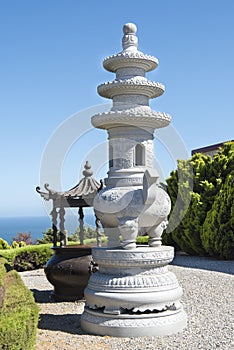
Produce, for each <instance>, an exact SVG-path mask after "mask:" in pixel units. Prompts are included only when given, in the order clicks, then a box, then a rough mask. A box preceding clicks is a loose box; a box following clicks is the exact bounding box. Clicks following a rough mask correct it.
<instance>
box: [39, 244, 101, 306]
mask: <svg viewBox="0 0 234 350" xmlns="http://www.w3.org/2000/svg"><path fill="white" fill-rule="evenodd" d="M52 250H53V251H54V255H53V256H52V257H51V258H50V260H49V261H48V262H47V264H46V266H45V269H44V270H45V274H46V277H47V279H48V281H49V282H50V283H51V284H52V285H53V286H54V292H53V294H52V297H53V299H54V300H56V301H75V300H84V289H85V288H86V286H87V284H88V280H89V277H90V274H91V273H92V272H95V270H96V268H95V267H94V266H95V264H94V263H93V261H92V255H91V252H92V248H91V247H90V246H82V245H77V246H65V247H53V248H52Z"/></svg>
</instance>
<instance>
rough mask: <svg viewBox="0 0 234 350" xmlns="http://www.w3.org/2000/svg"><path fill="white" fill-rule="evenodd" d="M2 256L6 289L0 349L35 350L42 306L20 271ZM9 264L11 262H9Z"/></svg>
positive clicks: (0, 311) (0, 264) (0, 312)
mask: <svg viewBox="0 0 234 350" xmlns="http://www.w3.org/2000/svg"><path fill="white" fill-rule="evenodd" d="M6 266H7V263H6V261H5V260H4V259H0V281H1V283H2V286H3V287H4V289H5V296H4V301H3V306H2V307H1V308H0V349H2V350H22V349H24V350H33V349H34V345H35V341H36V331H37V324H38V318H39V308H38V306H37V304H36V303H35V301H34V298H33V295H32V293H31V292H30V290H28V288H27V287H26V286H25V285H24V283H23V281H22V280H21V278H20V276H19V274H18V273H17V272H16V271H14V270H10V271H8V272H7V268H6ZM8 266H9V265H8Z"/></svg>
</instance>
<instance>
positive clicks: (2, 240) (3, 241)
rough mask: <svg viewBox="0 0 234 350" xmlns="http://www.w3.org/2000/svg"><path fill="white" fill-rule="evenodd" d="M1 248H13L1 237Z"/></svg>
mask: <svg viewBox="0 0 234 350" xmlns="http://www.w3.org/2000/svg"><path fill="white" fill-rule="evenodd" d="M0 249H11V247H10V245H9V244H8V243H7V241H5V240H4V239H2V238H0Z"/></svg>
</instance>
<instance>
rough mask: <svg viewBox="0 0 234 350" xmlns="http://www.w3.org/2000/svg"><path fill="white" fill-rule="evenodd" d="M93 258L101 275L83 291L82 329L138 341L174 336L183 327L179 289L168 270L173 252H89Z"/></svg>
mask: <svg viewBox="0 0 234 350" xmlns="http://www.w3.org/2000/svg"><path fill="white" fill-rule="evenodd" d="M92 255H93V258H94V260H95V262H96V263H97V264H98V265H99V271H98V272H96V273H95V274H93V275H92V276H91V277H90V280H89V283H88V286H87V288H86V289H85V299H86V308H85V311H84V314H83V315H82V319H81V325H82V328H83V329H84V330H88V332H91V333H94V334H103V335H104V334H105V335H114V336H122V337H124V336H128V337H137V336H141V335H144V336H145V335H149V336H153V335H163V334H172V333H174V332H178V331H179V330H181V329H182V328H184V327H185V325H186V315H185V313H184V311H183V308H182V306H181V303H180V298H181V296H182V289H181V287H180V286H179V284H178V281H177V278H176V276H175V275H174V274H173V273H172V272H170V271H168V268H167V264H168V263H169V262H171V261H172V259H173V256H174V250H173V248H172V247H167V246H161V247H157V248H150V247H148V246H138V247H137V248H136V249H135V250H131V251H126V250H123V249H110V248H93V250H92ZM173 324H174V327H173ZM116 327H117V328H118V332H117V333H116Z"/></svg>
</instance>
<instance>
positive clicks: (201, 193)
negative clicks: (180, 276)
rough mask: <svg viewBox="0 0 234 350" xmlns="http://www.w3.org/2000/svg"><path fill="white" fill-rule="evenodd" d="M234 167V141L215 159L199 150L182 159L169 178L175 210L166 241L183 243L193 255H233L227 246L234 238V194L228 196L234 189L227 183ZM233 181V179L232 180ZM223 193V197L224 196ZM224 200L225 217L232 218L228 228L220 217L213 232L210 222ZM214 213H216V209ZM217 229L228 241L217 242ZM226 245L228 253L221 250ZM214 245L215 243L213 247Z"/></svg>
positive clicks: (215, 156)
mask: <svg viewBox="0 0 234 350" xmlns="http://www.w3.org/2000/svg"><path fill="white" fill-rule="evenodd" d="M233 171H234V143H233V142H227V143H225V144H224V146H223V147H222V148H220V150H219V152H218V153H217V154H215V155H214V158H213V159H212V158H211V157H210V156H207V155H204V154H201V153H197V154H195V155H193V156H192V157H191V159H189V160H185V161H184V160H183V161H181V160H179V161H178V166H177V170H175V171H173V172H171V174H170V177H169V179H167V184H168V193H169V195H170V198H171V201H172V212H171V215H170V219H169V226H168V229H167V232H168V233H166V234H164V236H163V242H164V243H166V244H168V243H169V244H172V245H174V246H176V247H179V248H180V249H182V250H184V251H185V252H187V253H189V254H191V255H208V254H209V255H211V256H216V257H217V256H220V257H221V256H223V257H225V258H230V253H228V251H229V248H228V247H227V246H228V245H230V246H231V243H230V240H233V236H231V235H230V232H231V225H232V223H231V217H230V215H231V212H230V215H229V214H228V213H229V211H230V210H233V209H230V208H232V207H233V201H232V200H233V195H232V196H229V197H228V198H229V200H226V199H225V198H226V197H225V196H226V193H227V192H231V189H230V185H227V184H226V185H224V184H225V183H226V179H229V177H230V176H231V177H233ZM230 181H231V180H230V179H229V180H228V184H230ZM219 197H221V198H222V197H223V199H221V198H219ZM220 201H222V211H223V216H225V215H224V213H227V215H226V216H225V217H228V218H229V219H228V220H227V219H226V222H225V225H226V226H225V227H226V228H225V230H226V231H224V230H223V226H222V225H221V223H222V224H224V222H223V221H222V219H221V218H220V219H219V220H220V221H219V225H221V226H218V227H216V235H214V234H213V235H212V230H211V229H208V226H209V225H211V221H212V220H211V216H212V212H215V211H216V214H217V210H218V209H217V206H218V203H220ZM214 203H216V204H214ZM214 205H215V207H216V209H215V207H214ZM220 205H221V204H220ZM232 213H233V212H232ZM213 215H215V214H214V213H213ZM212 222H214V220H213V221H212ZM217 225H218V223H217ZM204 227H206V231H207V233H205V228H204ZM217 231H219V236H220V235H226V238H225V239H223V240H222V241H223V242H224V241H225V244H224V243H222V244H221V243H217V240H218V238H217V237H218V236H217ZM228 232H229V233H228ZM210 235H212V237H213V238H212V239H211V238H208V236H210ZM216 238H217V239H216ZM208 242H210V243H208ZM227 242H229V243H227ZM223 245H224V246H225V251H226V253H225V254H224V253H221V252H220V253H218V250H219V249H221V246H223ZM212 246H214V247H213V248H212ZM215 246H216V248H215ZM222 249H224V248H222Z"/></svg>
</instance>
